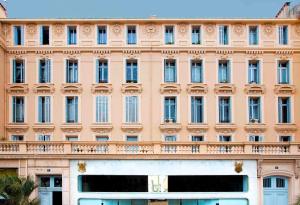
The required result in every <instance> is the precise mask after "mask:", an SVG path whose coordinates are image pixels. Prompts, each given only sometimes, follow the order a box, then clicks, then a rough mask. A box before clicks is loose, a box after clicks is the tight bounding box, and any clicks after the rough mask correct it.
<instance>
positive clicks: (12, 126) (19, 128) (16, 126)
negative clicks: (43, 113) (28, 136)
mask: <svg viewBox="0 0 300 205" xmlns="http://www.w3.org/2000/svg"><path fill="white" fill-rule="evenodd" d="M28 129H29V125H28V124H27V123H9V124H7V125H6V130H7V132H13V133H24V132H27V130H28Z"/></svg>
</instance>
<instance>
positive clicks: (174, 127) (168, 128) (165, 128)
mask: <svg viewBox="0 0 300 205" xmlns="http://www.w3.org/2000/svg"><path fill="white" fill-rule="evenodd" d="M159 128H160V130H161V131H162V132H166V133H176V132H178V131H180V130H181V129H182V126H181V123H172V122H170V123H168V122H165V123H162V124H160V126H159Z"/></svg>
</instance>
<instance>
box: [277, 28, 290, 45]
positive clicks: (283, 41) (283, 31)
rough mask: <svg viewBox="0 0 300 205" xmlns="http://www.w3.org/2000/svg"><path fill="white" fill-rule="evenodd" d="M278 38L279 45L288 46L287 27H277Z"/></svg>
mask: <svg viewBox="0 0 300 205" xmlns="http://www.w3.org/2000/svg"><path fill="white" fill-rule="evenodd" d="M278 37H279V44H280V45H287V44H288V26H279V27H278Z"/></svg>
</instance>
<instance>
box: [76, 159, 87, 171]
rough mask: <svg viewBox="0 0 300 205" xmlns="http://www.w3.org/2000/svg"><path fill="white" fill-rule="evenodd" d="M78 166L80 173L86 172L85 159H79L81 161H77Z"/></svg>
mask: <svg viewBox="0 0 300 205" xmlns="http://www.w3.org/2000/svg"><path fill="white" fill-rule="evenodd" d="M77 167H78V171H79V172H80V173H84V172H86V163H85V162H84V161H79V162H78V163H77Z"/></svg>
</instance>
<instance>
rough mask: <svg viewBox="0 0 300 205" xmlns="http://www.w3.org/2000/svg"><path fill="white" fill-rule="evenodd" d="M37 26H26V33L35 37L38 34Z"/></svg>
mask: <svg viewBox="0 0 300 205" xmlns="http://www.w3.org/2000/svg"><path fill="white" fill-rule="evenodd" d="M36 29H37V25H36V24H28V25H26V31H27V33H28V34H29V35H34V34H35V33H36Z"/></svg>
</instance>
